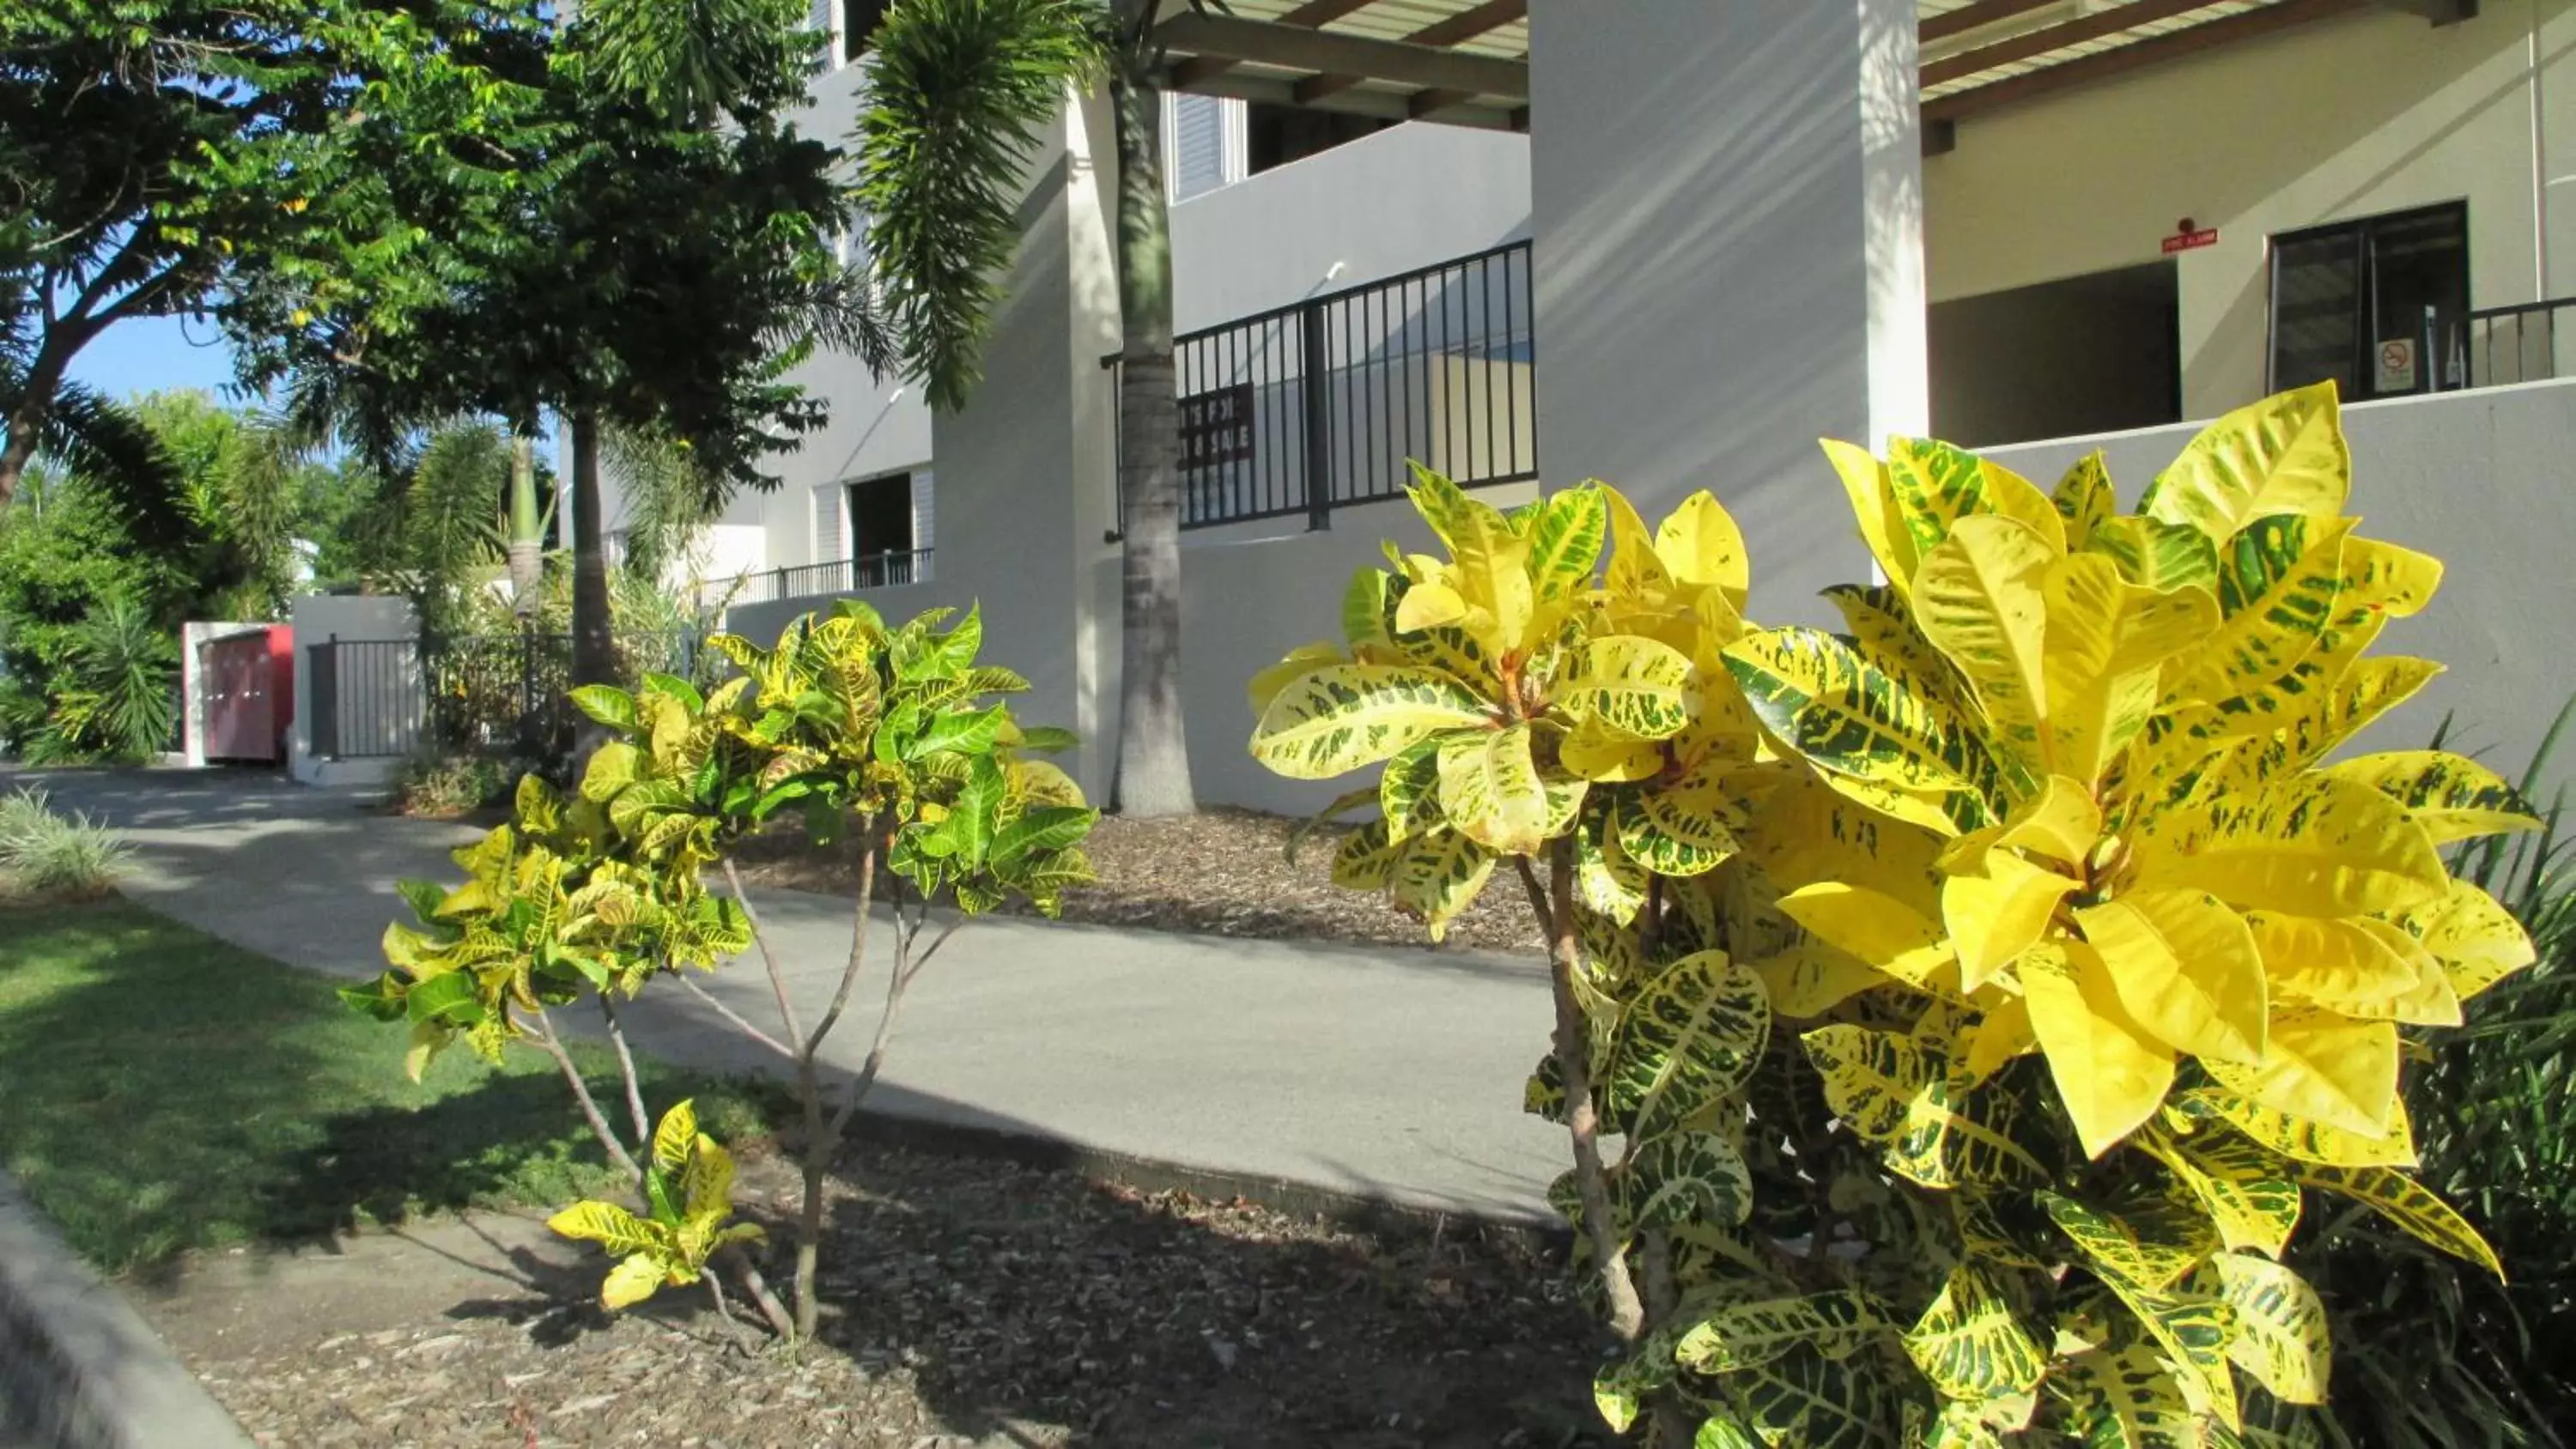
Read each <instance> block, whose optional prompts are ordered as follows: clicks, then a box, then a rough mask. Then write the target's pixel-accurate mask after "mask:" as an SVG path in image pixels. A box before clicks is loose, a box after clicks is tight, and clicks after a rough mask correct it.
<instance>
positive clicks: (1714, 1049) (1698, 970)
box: [1606, 951, 1771, 1142]
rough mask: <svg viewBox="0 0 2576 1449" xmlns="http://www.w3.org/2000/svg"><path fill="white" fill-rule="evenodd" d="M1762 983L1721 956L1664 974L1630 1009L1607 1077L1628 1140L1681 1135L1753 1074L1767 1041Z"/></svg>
mask: <svg viewBox="0 0 2576 1449" xmlns="http://www.w3.org/2000/svg"><path fill="white" fill-rule="evenodd" d="M1770 1028H1771V1008H1770V1002H1769V1000H1768V998H1767V997H1766V996H1765V995H1764V993H1763V989H1762V978H1760V977H1759V976H1756V975H1755V974H1753V971H1752V970H1751V968H1749V967H1747V966H1745V965H1744V964H1743V963H1741V962H1738V961H1732V960H1729V959H1728V958H1727V957H1726V956H1725V955H1724V954H1723V953H1720V952H1715V951H1706V952H1700V953H1697V954H1694V955H1690V956H1685V957H1683V958H1681V959H1680V960H1678V961H1675V962H1673V963H1671V964H1670V965H1668V966H1665V967H1663V968H1662V969H1661V970H1660V971H1659V972H1658V973H1657V974H1656V975H1655V977H1654V978H1653V979H1652V980H1651V981H1649V982H1647V983H1646V985H1645V987H1644V989H1643V990H1641V991H1640V992H1639V993H1638V994H1637V996H1636V998H1635V999H1634V1000H1633V1001H1631V1002H1630V1003H1629V1005H1628V1008H1627V1010H1626V1012H1625V1013H1624V1014H1623V1015H1622V1018H1621V1020H1620V1024H1619V1036H1618V1044H1617V1047H1616V1049H1615V1050H1614V1052H1613V1053H1612V1055H1611V1058H1610V1065H1609V1070H1608V1072H1607V1074H1606V1077H1607V1080H1608V1082H1609V1084H1610V1097H1611V1100H1612V1102H1614V1103H1615V1104H1618V1106H1619V1107H1620V1108H1621V1115H1622V1117H1623V1118H1624V1121H1623V1122H1622V1124H1621V1125H1622V1128H1623V1130H1625V1131H1626V1132H1627V1134H1628V1136H1629V1138H1630V1139H1631V1140H1633V1141H1637V1142H1649V1141H1652V1140H1653V1139H1655V1138H1657V1137H1660V1136H1662V1135H1664V1134H1665V1133H1668V1132H1672V1131H1675V1130H1678V1129H1679V1128H1680V1127H1681V1126H1682V1125H1683V1124H1684V1123H1685V1122H1687V1121H1689V1120H1690V1119H1691V1118H1693V1117H1695V1116H1697V1115H1698V1114H1699V1113H1700V1112H1701V1111H1702V1110H1703V1109H1705V1108H1706V1107H1707V1106H1708V1105H1709V1104H1710V1103H1711V1102H1713V1101H1715V1100H1716V1099H1717V1098H1719V1097H1721V1096H1723V1095H1725V1094H1726V1093H1728V1092H1731V1091H1734V1090H1735V1089H1736V1088H1737V1087H1739V1086H1741V1085H1742V1084H1743V1082H1744V1079H1745V1078H1746V1077H1747V1076H1748V1075H1750V1074H1751V1073H1752V1071H1753V1068H1754V1065H1755V1063H1756V1062H1758V1061H1759V1060H1760V1058H1761V1055H1762V1044H1763V1042H1764V1040H1765V1039H1766V1038H1767V1037H1768V1036H1769V1034H1770Z"/></svg>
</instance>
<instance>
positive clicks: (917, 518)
mask: <svg viewBox="0 0 2576 1449" xmlns="http://www.w3.org/2000/svg"><path fill="white" fill-rule="evenodd" d="M912 546H913V547H914V548H915V549H927V548H929V547H930V470H929V469H927V468H924V469H922V470H920V471H919V472H917V473H915V474H913V475H912Z"/></svg>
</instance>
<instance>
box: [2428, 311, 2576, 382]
mask: <svg viewBox="0 0 2576 1449" xmlns="http://www.w3.org/2000/svg"><path fill="white" fill-rule="evenodd" d="M2562 313H2564V314H2569V315H2568V317H2567V320H2568V321H2569V323H2570V324H2571V325H2576V297H2559V298H2555V299H2552V300H2550V301H2545V302H2524V303H2520V304H2518V305H2515V306H2511V307H2483V308H2479V309H2478V310H2476V311H2473V312H2471V313H2469V314H2468V316H2467V317H2466V318H2465V319H2463V321H2462V322H2461V323H2460V325H2459V326H2458V327H2457V328H2455V329H2453V332H2452V335H2453V337H2454V338H2455V339H2456V340H2457V351H2456V353H2455V354H2454V356H2456V357H2457V358H2458V359H2459V360H2460V362H2461V363H2462V364H2464V365H2465V366H2466V367H2467V369H2468V385H2469V386H2471V387H2495V386H2499V385H2501V384H2504V383H2513V382H2544V381H2547V380H2548V379H2550V378H2553V377H2561V376H2565V375H2567V373H2566V370H2564V369H2562V367H2561V364H2560V362H2559V357H2558V323H2559V319H2560V315H2561V314H2562Z"/></svg>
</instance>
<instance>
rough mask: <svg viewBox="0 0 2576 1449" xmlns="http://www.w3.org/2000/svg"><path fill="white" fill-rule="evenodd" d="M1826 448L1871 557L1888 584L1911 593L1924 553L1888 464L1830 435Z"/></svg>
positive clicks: (1899, 592)
mask: <svg viewBox="0 0 2576 1449" xmlns="http://www.w3.org/2000/svg"><path fill="white" fill-rule="evenodd" d="M1824 448H1825V458H1826V460H1827V461H1829V462H1831V463H1832V464H1833V467H1834V474H1835V476H1836V477H1838V478H1840V479H1841V480H1842V484H1843V492H1844V493H1845V494H1846V495H1848V496H1849V497H1850V499H1851V505H1852V518H1853V521H1854V522H1855V523H1857V524H1858V526H1859V528H1860V536H1861V541H1862V542H1864V543H1866V544H1868V545H1869V551H1870V556H1871V557H1873V558H1875V559H1877V560H1878V567H1879V570H1880V572H1882V573H1884V574H1886V575H1887V581H1888V585H1889V587H1891V588H1893V589H1895V590H1896V592H1897V593H1898V594H1899V595H1904V594H1908V593H1911V592H1912V591H1913V588H1914V562H1915V560H1916V559H1917V558H1920V557H1921V556H1922V555H1921V552H1920V551H1919V550H1918V549H1916V548H1915V546H1914V535H1913V533H1912V531H1911V530H1910V529H1909V528H1908V527H1907V526H1906V521H1905V517H1904V514H1903V513H1902V511H1901V510H1900V509H1899V508H1898V506H1897V502H1896V490H1895V488H1894V487H1893V485H1892V484H1891V483H1890V481H1889V478H1888V467H1887V465H1886V464H1885V463H1882V462H1880V461H1879V460H1878V459H1877V458H1876V457H1875V456H1873V455H1872V454H1871V453H1870V451H1869V450H1868V449H1866V448H1859V447H1854V446H1853V445H1852V444H1850V443H1845V442H1838V441H1836V440H1834V439H1831V438H1827V439H1826V440H1825V442H1824Z"/></svg>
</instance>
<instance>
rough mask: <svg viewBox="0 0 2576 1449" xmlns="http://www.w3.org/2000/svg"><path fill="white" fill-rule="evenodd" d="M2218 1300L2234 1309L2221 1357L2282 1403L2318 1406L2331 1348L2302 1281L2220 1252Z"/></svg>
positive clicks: (2276, 1267) (2267, 1264)
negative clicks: (2230, 1331)
mask: <svg viewBox="0 0 2576 1449" xmlns="http://www.w3.org/2000/svg"><path fill="white" fill-rule="evenodd" d="M2210 1262H2211V1263H2213V1264H2215V1265H2216V1267H2217V1270H2218V1280H2219V1283H2220V1285H2221V1290H2220V1296H2221V1297H2222V1298H2224V1299H2225V1300H2226V1303H2227V1306H2228V1307H2230V1308H2232V1309H2234V1310H2235V1320H2236V1331H2235V1334H2234V1335H2233V1336H2232V1337H2230V1338H2229V1339H2228V1341H2227V1357H2228V1359H2229V1361H2231V1362H2233V1363H2234V1364H2235V1365H2236V1366H2237V1367H2238V1368H2241V1369H2243V1370H2245V1372H2247V1373H2248V1374H2251V1375H2253V1376H2254V1379H2255V1380H2256V1382H2258V1383H2260V1384H2262V1385H2263V1387H2264V1388H2266V1389H2269V1390H2270V1391H2271V1393H2272V1397H2274V1398H2276V1399H2279V1400H2280V1401H2281V1402H2283V1403H2285V1404H2322V1403H2324V1402H2325V1401H2326V1383H2327V1380H2328V1379H2329V1378H2330V1377H2331V1372H2332V1365H2333V1361H2334V1349H2333V1344H2332V1340H2331V1336H2330V1335H2329V1333H2328V1331H2327V1329H2326V1308H2325V1304H2324V1303H2323V1302H2321V1301H2319V1300H2318V1298H2317V1290H2316V1289H2314V1288H2311V1287H2309V1286H2308V1280H2306V1279H2305V1278H2302V1277H2300V1276H2299V1275H2298V1274H2297V1273H2295V1272H2292V1271H2291V1270H2290V1269H2288V1268H2285V1267H2283V1266H2282V1265H2280V1264H2279V1263H2275V1262H2273V1261H2272V1260H2271V1259H2269V1258H2261V1257H2256V1256H2255V1255H2253V1254H2251V1253H2220V1254H2218V1255H2217V1256H2216V1257H2213V1258H2212V1259H2210Z"/></svg>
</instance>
